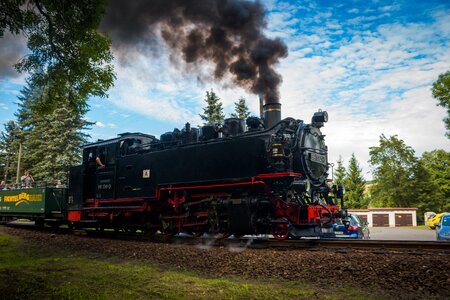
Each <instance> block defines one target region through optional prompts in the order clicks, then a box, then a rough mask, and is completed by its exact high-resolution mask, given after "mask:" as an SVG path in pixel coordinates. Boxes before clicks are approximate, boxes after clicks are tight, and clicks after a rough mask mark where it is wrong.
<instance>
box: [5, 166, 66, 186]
mask: <svg viewBox="0 0 450 300" xmlns="http://www.w3.org/2000/svg"><path fill="white" fill-rule="evenodd" d="M33 184H34V178H33V176H32V175H31V173H30V172H29V171H28V170H25V171H24V174H23V175H22V177H20V184H9V185H8V184H6V181H5V180H2V181H1V182H0V189H1V190H13V189H20V188H32V187H33ZM55 187H56V188H65V187H66V185H65V184H63V183H62V182H61V180H58V182H57V183H56V185H55Z"/></svg>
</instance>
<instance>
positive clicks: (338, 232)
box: [334, 231, 344, 234]
mask: <svg viewBox="0 0 450 300" xmlns="http://www.w3.org/2000/svg"><path fill="white" fill-rule="evenodd" d="M334 233H335V234H344V232H343V231H335V232H334Z"/></svg>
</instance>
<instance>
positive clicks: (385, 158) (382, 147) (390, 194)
mask: <svg viewBox="0 0 450 300" xmlns="http://www.w3.org/2000/svg"><path fill="white" fill-rule="evenodd" d="M379 143H380V144H379V146H375V147H370V148H369V149H370V152H369V154H370V160H369V162H370V164H371V166H372V168H373V177H374V184H373V186H372V188H371V195H372V203H373V204H374V205H375V206H385V207H410V206H412V205H413V204H415V203H417V196H418V195H417V193H416V192H415V190H416V189H415V187H416V186H415V184H416V182H417V181H416V180H415V178H416V172H417V161H418V160H417V158H416V157H415V156H414V150H413V149H412V148H411V147H410V146H407V145H406V144H405V142H404V141H403V140H401V139H399V138H398V137H397V136H396V135H394V136H391V137H389V138H387V137H386V136H384V135H381V136H380V142H379Z"/></svg>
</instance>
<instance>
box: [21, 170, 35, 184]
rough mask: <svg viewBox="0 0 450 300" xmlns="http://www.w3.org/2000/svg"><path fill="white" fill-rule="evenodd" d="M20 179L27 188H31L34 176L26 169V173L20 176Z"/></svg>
mask: <svg viewBox="0 0 450 300" xmlns="http://www.w3.org/2000/svg"><path fill="white" fill-rule="evenodd" d="M20 180H21V181H22V185H23V186H24V187H25V188H31V186H32V185H33V182H34V179H33V176H31V173H30V172H28V170H25V172H24V175H23V176H22V177H21V178H20Z"/></svg>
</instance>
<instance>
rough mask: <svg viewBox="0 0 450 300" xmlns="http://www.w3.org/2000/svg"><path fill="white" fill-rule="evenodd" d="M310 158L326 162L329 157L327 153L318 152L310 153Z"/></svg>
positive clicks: (317, 161)
mask: <svg viewBox="0 0 450 300" xmlns="http://www.w3.org/2000/svg"><path fill="white" fill-rule="evenodd" d="M310 159H311V161H313V162H316V163H319V164H326V162H327V158H326V156H325V155H321V154H317V153H310Z"/></svg>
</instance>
